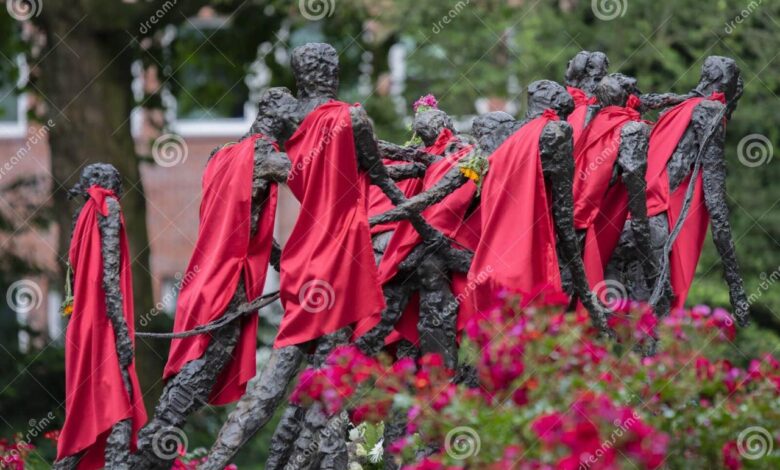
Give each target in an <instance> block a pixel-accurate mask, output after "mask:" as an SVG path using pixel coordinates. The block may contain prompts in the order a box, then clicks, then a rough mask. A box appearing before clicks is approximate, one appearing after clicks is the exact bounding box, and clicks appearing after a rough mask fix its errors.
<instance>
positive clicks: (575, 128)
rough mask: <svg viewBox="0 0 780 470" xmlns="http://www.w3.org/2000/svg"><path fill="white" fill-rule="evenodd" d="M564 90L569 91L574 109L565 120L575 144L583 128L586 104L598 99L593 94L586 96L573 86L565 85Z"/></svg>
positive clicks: (594, 102)
mask: <svg viewBox="0 0 780 470" xmlns="http://www.w3.org/2000/svg"><path fill="white" fill-rule="evenodd" d="M566 91H568V92H569V94H570V95H571V97H572V99H573V100H574V111H572V112H571V114H569V117H568V118H566V121H567V122H568V123H569V124H571V129H572V136H573V139H574V143H575V144H576V143H577V142H578V141H579V140H580V136H581V135H582V131H583V130H584V129H585V118H586V117H587V115H588V106H589V105H591V104H596V103H597V102H598V100H597V99H596V97H595V96H588V95H587V94H586V93H585V92H584V91H583V90H581V89H579V88H575V87H573V86H567V87H566Z"/></svg>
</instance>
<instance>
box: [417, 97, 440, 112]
mask: <svg viewBox="0 0 780 470" xmlns="http://www.w3.org/2000/svg"><path fill="white" fill-rule="evenodd" d="M413 108H414V112H415V114H416V113H417V112H418V111H420V112H422V111H429V110H431V109H439V102H438V101H436V97H435V96H433V95H431V94H430V93H429V94H427V95H425V96H421V97H420V98H418V99H417V101H415V102H414V105H413Z"/></svg>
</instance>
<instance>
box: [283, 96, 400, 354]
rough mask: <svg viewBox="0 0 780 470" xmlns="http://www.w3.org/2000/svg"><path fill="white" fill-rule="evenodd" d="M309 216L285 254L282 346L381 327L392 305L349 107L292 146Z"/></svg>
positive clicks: (314, 119)
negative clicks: (381, 274)
mask: <svg viewBox="0 0 780 470" xmlns="http://www.w3.org/2000/svg"><path fill="white" fill-rule="evenodd" d="M285 147H286V149H287V155H289V157H290V160H291V161H292V170H291V172H290V177H289V179H288V181H287V185H288V186H289V188H290V190H291V191H292V193H293V194H294V195H295V197H296V198H297V199H298V200H299V201H300V202H301V212H300V215H299V216H298V220H297V221H296V222H295V227H294V228H293V230H292V233H291V234H290V238H289V239H288V240H287V244H286V245H285V247H284V250H283V251H282V261H281V265H282V272H281V300H282V304H283V305H284V310H285V313H284V317H283V318H282V324H281V325H280V326H279V333H278V334H277V336H276V341H275V343H274V347H276V348H281V347H283V346H288V345H292V344H300V343H304V342H306V341H310V340H313V339H316V338H319V337H321V336H323V335H326V334H329V333H333V332H335V331H337V330H339V329H341V328H344V327H346V326H348V325H354V326H355V332H354V335H355V337H357V336H360V335H362V334H363V333H365V332H367V331H368V330H370V329H371V328H373V327H374V325H376V322H377V320H378V318H379V316H378V314H379V313H380V312H381V311H382V309H384V306H385V299H384V296H383V295H382V288H381V284H380V283H379V280H378V278H377V272H376V264H375V261H374V252H373V248H372V246H371V235H370V232H369V228H368V187H369V177H368V174H366V173H364V172H359V171H358V161H357V155H356V151H355V142H354V138H353V134H352V120H351V117H350V113H349V105H348V104H346V103H342V102H339V101H330V102H328V103H326V104H323V105H321V106H319V107H318V108H317V109H315V110H314V111H312V112H311V113H310V114H309V115H308V116H307V117H306V119H304V120H303V122H302V123H301V125H300V127H299V128H298V130H297V131H296V132H295V134H293V136H292V137H290V139H289V140H288V141H287V143H286V146H285Z"/></svg>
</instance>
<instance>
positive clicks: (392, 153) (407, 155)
mask: <svg viewBox="0 0 780 470" xmlns="http://www.w3.org/2000/svg"><path fill="white" fill-rule="evenodd" d="M377 147H378V148H379V154H380V155H382V157H384V158H388V159H390V160H398V161H404V162H417V163H422V164H423V165H426V166H428V165H430V164H431V163H433V162H435V161H436V160H438V159H439V157H438V156H436V155H433V154H430V153H426V152H424V151H422V150H420V149H417V148H414V147H405V146H402V145H397V144H394V143H392V142H387V141H386V140H379V141H378V142H377Z"/></svg>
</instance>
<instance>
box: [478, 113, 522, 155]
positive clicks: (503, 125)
mask: <svg viewBox="0 0 780 470" xmlns="http://www.w3.org/2000/svg"><path fill="white" fill-rule="evenodd" d="M515 123H516V121H515V119H514V118H513V117H512V116H511V115H510V114H508V113H505V112H503V111H493V112H490V113H486V114H482V115H480V116H477V117H475V118H474V121H473V122H472V123H471V134H472V135H473V136H474V137H475V138H476V139H477V142H478V143H479V147H480V148H481V149H482V150H484V151H487V152H492V151H493V150H495V149H496V147H498V145H499V144H500V143H501V142H503V141H504V139H505V138H506V137H508V136H509V134H510V133H511V132H512V130H513V126H512V125H513V124H515Z"/></svg>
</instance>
